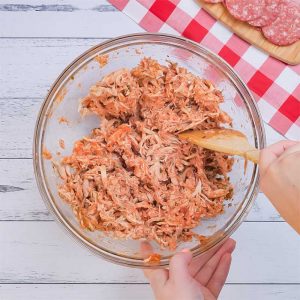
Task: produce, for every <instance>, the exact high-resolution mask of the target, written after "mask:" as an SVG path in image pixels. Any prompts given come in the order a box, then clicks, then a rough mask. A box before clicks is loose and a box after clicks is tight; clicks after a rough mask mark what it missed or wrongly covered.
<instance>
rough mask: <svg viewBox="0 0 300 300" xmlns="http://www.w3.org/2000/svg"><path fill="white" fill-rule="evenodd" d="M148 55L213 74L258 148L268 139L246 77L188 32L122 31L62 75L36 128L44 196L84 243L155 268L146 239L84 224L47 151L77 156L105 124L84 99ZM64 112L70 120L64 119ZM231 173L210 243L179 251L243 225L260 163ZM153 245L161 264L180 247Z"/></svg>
mask: <svg viewBox="0 0 300 300" xmlns="http://www.w3.org/2000/svg"><path fill="white" fill-rule="evenodd" d="M104 54H107V55H109V60H108V63H107V64H106V65H105V66H103V67H101V66H100V65H99V63H98V61H97V60H95V57H96V56H98V55H104ZM145 56H146V57H152V58H154V59H156V60H158V61H159V62H160V63H162V64H166V61H167V60H170V61H172V62H177V63H178V64H179V65H180V66H183V67H185V68H187V69H188V70H189V71H190V72H192V73H194V74H197V75H199V76H201V77H205V78H207V79H210V80H211V81H212V82H214V83H215V85H216V86H217V87H218V88H219V89H221V90H222V92H223V95H224V98H225V102H224V104H222V108H223V110H225V111H226V112H228V113H229V115H230V116H232V117H233V127H234V128H235V129H237V130H240V131H242V132H243V133H244V134H245V135H246V136H247V138H248V140H249V141H250V142H251V144H252V145H254V146H256V147H257V148H262V147H263V146H264V140H265V138H264V130H263V125H262V120H261V117H260V114H259V112H258V109H257V106H256V104H255V102H254V100H253V98H252V96H251V94H250V93H249V90H248V89H247V87H246V85H245V84H244V83H243V82H242V80H241V79H240V78H239V76H238V75H237V74H236V73H235V72H234V71H233V70H232V68H231V67H230V66H229V65H228V64H227V63H226V62H224V60H222V59H221V58H220V57H218V56H217V55H215V54H213V53H212V52H210V51H209V50H207V49H205V48H203V47H201V46H200V45H198V44H196V43H193V42H191V41H189V40H186V39H184V38H180V37H175V36H170V35H163V34H134V35H128V36H123V37H119V38H116V39H113V40H110V41H107V42H104V43H102V44H100V45H98V46H95V47H93V48H91V49H90V50H88V51H87V52H85V53H83V54H82V55H80V56H79V57H78V58H76V59H75V60H74V61H73V62H72V63H71V64H70V65H69V66H68V67H67V68H66V69H65V70H64V71H63V72H62V73H61V74H60V75H59V77H58V78H57V80H56V81H55V83H54V84H53V86H52V88H51V90H50V92H49V94H48V96H47V97H46V99H45V101H44V103H43V105H42V108H41V110H40V113H39V116H38V119H37V123H36V128H35V137H34V150H33V152H34V170H35V175H36V180H37V184H38V187H39V190H40V193H41V195H42V198H43V199H44V201H45V203H46V204H47V206H48V208H49V209H50V211H51V212H52V213H53V214H54V216H55V217H56V219H57V220H58V221H59V223H61V224H62V225H63V227H64V228H65V229H66V230H67V231H68V232H69V233H70V234H71V235H72V236H73V237H74V238H75V239H76V240H77V241H79V242H80V243H81V244H82V245H84V246H86V247H87V248H88V249H90V250H92V251H93V252H94V253H96V254H98V255H100V256H102V257H103V258H105V259H107V260H109V261H112V262H114V263H118V264H122V265H126V266H132V267H141V268H145V267H151V266H149V265H146V264H145V263H144V261H143V257H141V255H140V254H139V246H140V242H139V241H134V240H117V239H114V238H111V237H108V236H106V235H105V234H103V233H102V232H100V231H96V232H91V231H88V230H84V229H82V228H81V227H80V226H79V224H78V222H77V219H76V217H75V216H74V214H73V212H72V210H71V209H70V207H69V206H68V205H67V204H66V203H64V202H63V201H62V200H61V199H60V197H59V196H58V193H57V184H58V183H59V182H60V179H59V178H58V176H57V175H56V174H55V172H54V170H53V168H52V164H51V162H50V161H49V160H45V159H44V158H43V155H42V152H43V147H45V148H46V149H47V150H49V151H50V152H51V153H52V155H53V158H54V159H55V160H59V159H60V157H59V156H57V152H58V151H59V152H61V153H62V155H68V154H70V153H71V150H72V145H73V143H74V141H75V140H77V139H80V138H81V137H82V136H84V135H87V134H88V133H89V132H90V129H92V128H95V127H98V118H97V117H95V116H89V117H85V118H82V117H81V116H80V115H79V113H78V104H79V100H80V99H81V98H82V97H84V96H85V95H86V94H87V93H88V90H89V88H90V86H91V85H92V84H94V83H95V82H96V81H98V80H100V79H101V78H102V77H103V76H104V75H106V74H108V73H110V72H112V71H115V70H118V69H120V68H132V67H134V66H136V65H137V64H138V63H139V61H140V60H141V59H142V58H143V57H145ZM62 117H63V118H65V119H67V120H68V121H69V123H68V124H67V123H65V122H59V121H62V119H61V118H62ZM59 139H63V140H64V141H65V146H66V147H65V149H64V150H62V149H61V148H60V147H59V143H58V141H59ZM230 178H231V182H232V184H233V186H234V195H233V198H232V200H230V201H228V203H227V204H225V212H224V213H223V214H222V215H219V216H218V217H216V218H212V219H205V220H203V221H202V222H201V224H200V225H199V226H198V227H197V228H196V229H195V231H196V232H197V233H199V234H202V235H205V236H210V238H209V239H208V240H207V242H206V243H204V244H203V245H200V244H199V242H198V241H196V240H194V241H192V242H188V243H182V244H180V245H179V246H178V248H177V251H178V250H180V249H183V248H189V249H191V251H192V252H193V255H194V257H196V256H198V255H201V254H202V253H204V252H205V251H207V250H209V249H211V248H212V247H215V246H216V245H219V244H221V243H222V242H224V241H225V240H226V238H228V237H229V236H230V235H231V234H232V233H233V232H234V231H235V230H236V229H237V227H238V226H239V225H240V224H241V222H242V220H243V219H244V218H245V216H246V215H247V212H248V211H249V209H250V208H251V206H252V204H253V201H254V199H255V197H256V195H257V192H258V168H257V166H256V165H254V164H252V163H248V167H247V169H246V171H245V170H244V160H243V159H241V158H236V161H235V164H234V167H233V170H232V172H231V174H230ZM182 196H183V197H184V195H182ZM45 234H46V233H45ZM152 246H153V248H154V252H156V253H159V254H161V256H162V259H161V261H160V263H159V266H167V265H168V263H169V260H170V257H171V256H172V254H174V253H173V252H171V251H168V250H161V249H160V248H159V247H158V245H156V244H155V243H153V244H152Z"/></svg>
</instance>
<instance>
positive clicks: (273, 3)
mask: <svg viewBox="0 0 300 300" xmlns="http://www.w3.org/2000/svg"><path fill="white" fill-rule="evenodd" d="M265 1H266V7H265V9H264V11H263V14H262V16H261V17H259V18H258V19H255V20H250V21H248V23H249V24H250V25H252V26H256V27H262V26H267V25H270V24H271V23H272V22H273V21H274V20H275V19H276V18H277V17H278V15H279V13H280V9H281V5H282V0H265Z"/></svg>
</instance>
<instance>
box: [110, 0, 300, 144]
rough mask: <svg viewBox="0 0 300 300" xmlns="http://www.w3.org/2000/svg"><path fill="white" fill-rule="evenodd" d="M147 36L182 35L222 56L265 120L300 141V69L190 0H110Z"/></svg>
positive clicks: (299, 66)
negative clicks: (149, 33) (233, 30)
mask: <svg viewBox="0 0 300 300" xmlns="http://www.w3.org/2000/svg"><path fill="white" fill-rule="evenodd" d="M108 1H109V2H110V3H111V4H113V5H114V6H115V7H117V8H118V9H119V10H121V11H122V12H124V13H125V14H127V15H128V16H129V17H130V18H132V19H133V20H134V21H135V22H137V23H138V24H139V25H140V26H141V27H143V28H144V29H145V30H146V31H149V32H161V33H172V34H177V35H178V34H181V35H183V36H185V37H187V38H189V39H191V40H194V41H196V42H198V43H201V45H203V46H205V47H207V48H208V49H210V50H212V51H213V52H215V53H217V54H218V55H220V56H221V57H222V58H224V59H225V60H226V61H227V62H228V63H229V64H230V65H231V66H232V67H233V68H234V69H235V71H236V72H237V73H238V74H239V75H240V76H241V77H242V79H243V80H244V82H246V83H247V85H248V87H249V88H250V90H251V91H252V93H253V95H254V98H255V99H256V101H257V104H258V107H259V109H260V112H261V114H262V117H263V119H264V121H265V122H267V123H268V124H270V125H271V126H272V127H273V128H274V129H276V130H277V131H279V132H280V133H281V134H283V135H285V136H286V137H287V138H289V139H297V140H300V65H297V66H289V65H286V64H284V63H282V62H280V61H278V60H276V59H274V58H272V57H270V56H268V55H267V54H265V53H264V52H262V51H260V50H258V49H257V48H255V47H254V46H252V45H250V44H248V43H247V42H245V41H244V40H242V39H240V38H239V37H238V36H236V35H235V34H233V33H232V32H230V31H229V30H228V29H227V28H226V27H225V26H224V25H222V24H221V23H220V22H218V21H216V20H215V19H214V18H213V17H211V16H210V15H209V14H208V13H207V12H206V11H205V10H204V9H201V7H200V5H199V3H197V2H196V1H194V0H108Z"/></svg>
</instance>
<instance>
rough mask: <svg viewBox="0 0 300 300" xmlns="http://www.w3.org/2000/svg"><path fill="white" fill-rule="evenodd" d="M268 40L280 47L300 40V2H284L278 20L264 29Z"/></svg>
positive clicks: (289, 0) (288, 0)
mask: <svg viewBox="0 0 300 300" xmlns="http://www.w3.org/2000/svg"><path fill="white" fill-rule="evenodd" d="M262 32H263V34H264V36H265V38H266V39H268V40H269V41H270V42H271V43H273V44H275V45H278V46H287V45H290V44H293V43H294V42H296V41H297V40H299V39H300V2H298V1H296V0H295V1H292V0H284V1H283V3H282V8H281V10H280V14H279V16H278V17H277V19H276V20H275V21H274V22H272V23H271V24H270V25H268V26H264V27H263V28H262Z"/></svg>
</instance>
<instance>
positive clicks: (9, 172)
mask: <svg viewBox="0 0 300 300" xmlns="http://www.w3.org/2000/svg"><path fill="white" fill-rule="evenodd" d="M0 178H2V180H1V183H0V203H1V207H0V220H5V221H13V220H17V221H20V220H30V221H31V220H35V221H46V220H53V218H52V217H51V215H50V214H49V212H48V210H47V209H46V207H45V205H44V202H43V200H42V199H41V196H40V194H39V192H38V190H37V186H36V183H35V179H34V174H33V165H32V160H31V159H2V160H0ZM247 220H248V221H249V222H254V221H263V222H269V221H282V219H281V217H280V215H279V214H278V212H277V211H276V210H275V209H274V208H273V206H272V205H271V204H270V202H269V201H268V200H267V198H266V196H265V195H264V194H262V193H260V194H259V196H258V198H257V200H256V202H255V205H254V207H253V209H252V210H251V211H250V213H249V215H248V217H247Z"/></svg>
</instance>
